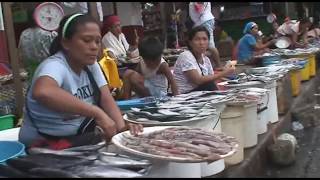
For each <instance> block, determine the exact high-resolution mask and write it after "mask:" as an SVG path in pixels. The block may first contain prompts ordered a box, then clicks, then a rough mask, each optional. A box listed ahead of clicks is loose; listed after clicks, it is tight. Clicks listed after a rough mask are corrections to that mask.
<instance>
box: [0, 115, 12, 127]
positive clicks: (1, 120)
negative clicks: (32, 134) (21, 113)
mask: <svg viewBox="0 0 320 180" xmlns="http://www.w3.org/2000/svg"><path fill="white" fill-rule="evenodd" d="M13 127H14V115H12V114H8V115H5V116H0V130H5V129H11V128H13Z"/></svg>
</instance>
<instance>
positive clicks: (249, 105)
mask: <svg viewBox="0 0 320 180" xmlns="http://www.w3.org/2000/svg"><path fill="white" fill-rule="evenodd" d="M229 106H230V108H232V107H234V108H237V109H239V110H240V111H241V112H242V113H243V120H244V130H243V131H244V148H249V147H253V146H255V145H257V143H258V132H257V131H258V130H257V123H258V121H257V119H258V113H257V102H254V101H252V102H242V103H237V104H235V103H232V104H229Z"/></svg>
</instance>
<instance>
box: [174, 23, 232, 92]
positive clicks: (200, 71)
mask: <svg viewBox="0 0 320 180" xmlns="http://www.w3.org/2000/svg"><path fill="white" fill-rule="evenodd" d="M208 45H209V32H208V30H207V29H206V28H205V27H203V26H199V27H195V28H194V29H192V30H191V31H190V33H189V35H188V48H189V50H187V51H185V52H183V53H181V54H180V56H179V57H178V59H177V61H176V63H175V65H174V72H173V75H174V78H175V81H176V83H177V86H178V90H179V92H180V93H188V92H191V91H212V90H216V89H217V88H216V85H215V80H217V79H220V78H222V77H224V76H227V75H230V74H232V73H234V71H235V67H234V66H228V67H225V69H224V70H223V71H222V72H220V73H219V74H217V75H215V74H214V72H213V69H212V66H211V62H210V59H209V58H208V57H207V56H205V52H206V50H207V49H208Z"/></svg>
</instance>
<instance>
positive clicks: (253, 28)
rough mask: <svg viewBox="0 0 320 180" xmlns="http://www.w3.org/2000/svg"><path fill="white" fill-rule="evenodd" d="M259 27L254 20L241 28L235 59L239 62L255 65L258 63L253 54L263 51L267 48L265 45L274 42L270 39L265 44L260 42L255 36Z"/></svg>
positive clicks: (267, 45)
mask: <svg viewBox="0 0 320 180" xmlns="http://www.w3.org/2000/svg"><path fill="white" fill-rule="evenodd" d="M258 32H259V28H258V25H257V24H256V23H255V22H249V23H247V24H246V26H245V27H244V29H243V34H244V35H243V36H242V38H241V39H240V40H239V42H238V45H237V60H238V63H239V64H248V65H256V64H258V62H257V59H255V58H254V55H256V54H257V52H258V51H259V52H260V53H264V52H266V50H267V47H269V46H270V45H272V44H274V42H275V40H270V41H268V42H267V43H265V44H262V42H261V41H258V40H257V38H258V36H259V34H258Z"/></svg>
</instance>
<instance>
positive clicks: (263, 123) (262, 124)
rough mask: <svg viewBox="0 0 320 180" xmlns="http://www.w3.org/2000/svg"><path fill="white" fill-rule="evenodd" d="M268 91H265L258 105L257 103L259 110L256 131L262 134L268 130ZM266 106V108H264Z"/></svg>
mask: <svg viewBox="0 0 320 180" xmlns="http://www.w3.org/2000/svg"><path fill="white" fill-rule="evenodd" d="M269 93H270V92H267V93H266V94H265V95H264V96H263V97H262V98H261V99H262V100H261V102H259V105H258V109H260V112H258V118H257V119H258V123H257V133H258V134H263V133H265V132H267V130H268V126H267V124H268V119H267V118H268V117H267V116H268V111H267V110H268V102H269V96H270V95H269ZM265 107H267V109H264V110H263V108H265Z"/></svg>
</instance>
